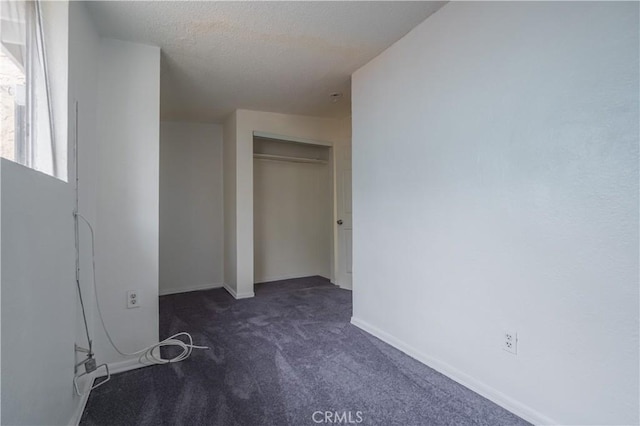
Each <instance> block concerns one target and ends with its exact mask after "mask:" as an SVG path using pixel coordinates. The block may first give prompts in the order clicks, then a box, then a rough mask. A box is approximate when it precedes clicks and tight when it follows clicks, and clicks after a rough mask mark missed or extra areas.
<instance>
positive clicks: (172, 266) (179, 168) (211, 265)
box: [160, 122, 224, 294]
mask: <svg viewBox="0 0 640 426" xmlns="http://www.w3.org/2000/svg"><path fill="white" fill-rule="evenodd" d="M222 176H223V171H222V127H221V126H219V125H217V124H197V123H180V122H162V123H161V124H160V294H168V293H179V292H183V291H189V290H197V289H202V288H211V287H221V286H222V283H223V281H224V265H223V246H224V241H223V240H224V223H223V203H222V202H223V187H222Z"/></svg>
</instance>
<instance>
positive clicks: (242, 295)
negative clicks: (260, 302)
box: [222, 283, 255, 299]
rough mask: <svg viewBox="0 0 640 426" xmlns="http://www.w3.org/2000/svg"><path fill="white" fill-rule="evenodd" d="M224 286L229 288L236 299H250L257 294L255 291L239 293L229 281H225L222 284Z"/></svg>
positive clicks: (226, 288) (229, 291) (228, 290)
mask: <svg viewBox="0 0 640 426" xmlns="http://www.w3.org/2000/svg"><path fill="white" fill-rule="evenodd" d="M222 287H223V288H224V289H225V290H227V292H228V293H229V294H230V295H231V296H233V298H234V299H249V298H251V297H253V296H255V293H254V292H253V291H252V292H250V293H237V292H236V291H235V290H234V289H233V288H231V286H229V285H228V284H227V283H224V284H223V285H222Z"/></svg>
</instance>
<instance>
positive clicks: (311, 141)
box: [253, 130, 333, 146]
mask: <svg viewBox="0 0 640 426" xmlns="http://www.w3.org/2000/svg"><path fill="white" fill-rule="evenodd" d="M253 136H254V137H257V138H265V139H275V140H279V141H286V142H297V143H306V144H311V145H322V146H333V143H331V142H326V141H318V140H314V139H308V138H296V137H294V136H284V135H276V134H275V133H268V132H260V131H256V130H254V131H253Z"/></svg>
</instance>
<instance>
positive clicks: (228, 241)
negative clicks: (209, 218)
mask: <svg viewBox="0 0 640 426" xmlns="http://www.w3.org/2000/svg"><path fill="white" fill-rule="evenodd" d="M236 126H237V119H236V113H235V112H234V113H233V114H231V115H230V116H229V117H228V118H227V119H226V120H225V122H224V126H223V129H222V131H223V149H222V153H223V179H222V180H223V195H224V197H223V201H224V202H223V209H224V219H223V220H224V286H225V288H226V289H227V290H228V291H229V292H230V293H231V294H237V293H236V291H237V288H238V273H237V268H238V263H237V252H238V246H237V224H236V212H237V206H236V192H237V190H236V174H237V167H236V158H237V155H236Z"/></svg>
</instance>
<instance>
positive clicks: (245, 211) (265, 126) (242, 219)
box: [224, 110, 343, 298]
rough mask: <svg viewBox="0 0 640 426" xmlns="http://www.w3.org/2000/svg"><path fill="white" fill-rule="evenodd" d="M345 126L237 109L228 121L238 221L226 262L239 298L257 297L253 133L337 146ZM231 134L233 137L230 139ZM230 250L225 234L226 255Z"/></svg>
mask: <svg viewBox="0 0 640 426" xmlns="http://www.w3.org/2000/svg"><path fill="white" fill-rule="evenodd" d="M227 129H229V130H228V131H227ZM342 129H343V124H342V122H341V121H340V120H335V119H329V118H319V117H308V116H300V115H289V114H278V113H271V112H262V111H249V110H237V111H235V113H234V114H233V116H232V117H230V118H229V119H227V121H226V122H225V141H224V144H225V217H226V216H227V214H228V213H229V214H232V215H233V220H235V223H234V224H233V225H235V226H234V229H235V232H234V238H235V240H234V245H233V247H234V248H235V250H232V252H233V256H235V259H232V258H231V257H230V256H228V257H227V259H228V261H229V262H230V263H231V264H230V265H227V264H226V263H225V267H228V268H232V269H233V270H234V272H235V274H236V275H235V277H234V278H235V287H233V286H230V285H229V284H230V283H226V284H228V286H229V287H232V290H231V291H232V293H233V292H235V293H236V294H235V296H236V297H239V298H240V297H252V296H253V284H254V281H253V279H254V259H253V252H254V250H253V132H254V131H257V132H264V133H269V134H273V135H282V136H288V137H293V138H299V139H309V140H315V141H322V142H330V143H333V144H335V145H337V144H338V143H339V142H340V141H341V139H342ZM227 134H229V135H230V136H233V138H231V137H229V138H227ZM227 147H229V150H227ZM230 150H233V151H232V153H233V155H234V158H231V157H230V156H231V154H230V153H229V152H230ZM334 153H335V151H334ZM228 155H229V157H227V156H228ZM228 160H229V161H232V163H233V166H229V165H228V164H227V163H228ZM231 167H233V169H234V170H231ZM227 171H229V174H230V175H231V176H233V177H234V178H235V181H234V182H233V183H231V182H227ZM227 190H229V194H228V195H227ZM232 196H233V197H234V198H232ZM232 204H233V205H232ZM227 220H231V219H225V227H226V226H227ZM225 232H227V231H225ZM228 250H229V246H227V241H226V237H225V254H227V252H228ZM233 260H235V262H233ZM225 262H227V261H225ZM226 274H227V272H226V271H225V275H226ZM225 281H226V277H225Z"/></svg>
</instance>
